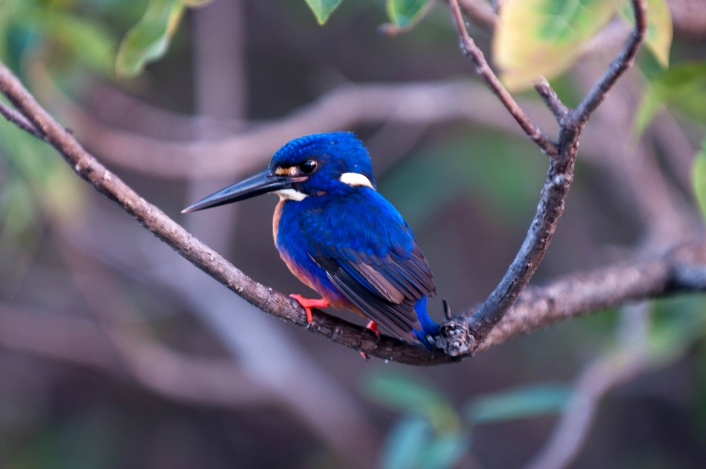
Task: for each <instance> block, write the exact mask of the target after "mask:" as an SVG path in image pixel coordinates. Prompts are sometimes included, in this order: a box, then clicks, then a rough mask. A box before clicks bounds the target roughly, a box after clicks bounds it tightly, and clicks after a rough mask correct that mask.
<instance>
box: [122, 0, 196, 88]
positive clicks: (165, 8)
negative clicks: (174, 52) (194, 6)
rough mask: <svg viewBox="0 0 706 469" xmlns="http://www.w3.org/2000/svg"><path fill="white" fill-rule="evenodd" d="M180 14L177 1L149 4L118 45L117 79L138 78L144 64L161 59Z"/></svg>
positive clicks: (156, 0)
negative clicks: (123, 77) (136, 76)
mask: <svg viewBox="0 0 706 469" xmlns="http://www.w3.org/2000/svg"><path fill="white" fill-rule="evenodd" d="M183 13H184V4H183V3H182V2H181V1H180V0H150V3H149V4H148V5H147V9H146V10H145V14H144V15H143V16H142V18H141V19H140V21H139V22H138V23H137V24H136V25H135V26H133V27H132V28H131V29H130V30H129V31H128V32H127V34H126V35H125V37H124V38H123V40H122V41H121V43H120V48H119V49H118V56H117V59H116V63H115V70H116V72H117V74H118V76H125V77H132V76H135V75H138V74H139V73H140V72H142V70H143V69H144V67H145V65H146V64H147V63H148V62H151V61H153V60H157V59H159V58H160V57H162V56H163V55H164V54H165V53H166V52H167V48H168V47H169V41H170V40H171V38H172V36H173V35H174V33H175V32H176V28H177V26H178V25H179V21H180V20H181V16H182V14H183Z"/></svg>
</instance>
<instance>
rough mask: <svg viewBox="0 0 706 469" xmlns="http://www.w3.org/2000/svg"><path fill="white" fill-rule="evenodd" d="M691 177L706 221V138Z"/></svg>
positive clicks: (695, 194)
mask: <svg viewBox="0 0 706 469" xmlns="http://www.w3.org/2000/svg"><path fill="white" fill-rule="evenodd" d="M691 177H692V186H693V189H694V197H695V198H696V202H698V204H699V208H700V209H701V216H702V217H703V218H704V220H706V137H704V139H703V140H702V141H701V151H699V153H698V154H697V155H696V158H694V167H693V169H692V172H691Z"/></svg>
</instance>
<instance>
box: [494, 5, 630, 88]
mask: <svg viewBox="0 0 706 469" xmlns="http://www.w3.org/2000/svg"><path fill="white" fill-rule="evenodd" d="M616 8H617V6H616V3H615V0H509V1H506V2H505V3H504V4H503V8H502V10H501V14H500V18H499V21H498V25H497V27H496V30H495V36H494V37H493V57H494V58H495V62H496V63H497V64H498V66H499V67H500V68H501V69H502V71H503V74H502V79H503V81H504V82H505V85H506V86H507V87H508V88H510V89H516V90H517V89H522V88H525V87H528V86H530V85H531V83H532V81H534V80H536V79H537V78H539V77H540V76H544V77H546V78H547V79H550V78H552V77H554V76H556V75H559V74H560V73H562V72H563V71H565V70H566V69H567V68H569V67H570V66H571V65H572V64H573V63H574V61H575V60H576V59H577V58H578V56H579V54H580V52H581V46H582V45H583V44H584V43H585V42H586V41H588V40H589V39H590V38H591V37H592V36H593V35H594V34H595V33H596V32H598V31H599V30H600V29H601V28H603V26H605V25H606V24H607V23H608V21H609V20H610V19H611V18H612V17H613V15H614V14H615V11H616Z"/></svg>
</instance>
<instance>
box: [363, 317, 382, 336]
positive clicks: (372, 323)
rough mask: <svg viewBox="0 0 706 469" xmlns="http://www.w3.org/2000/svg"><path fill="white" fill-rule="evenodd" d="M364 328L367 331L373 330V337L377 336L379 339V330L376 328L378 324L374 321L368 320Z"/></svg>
mask: <svg viewBox="0 0 706 469" xmlns="http://www.w3.org/2000/svg"><path fill="white" fill-rule="evenodd" d="M365 328H366V329H367V330H369V331H373V334H375V337H377V339H378V340H380V330H378V325H377V323H376V322H375V321H370V322H369V323H368V325H367V326H365Z"/></svg>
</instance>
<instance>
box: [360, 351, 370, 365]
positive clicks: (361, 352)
mask: <svg viewBox="0 0 706 469" xmlns="http://www.w3.org/2000/svg"><path fill="white" fill-rule="evenodd" d="M360 356H361V357H363V360H365V361H366V362H369V361H370V355H368V354H367V353H365V352H363V351H362V350H361V351H360Z"/></svg>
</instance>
